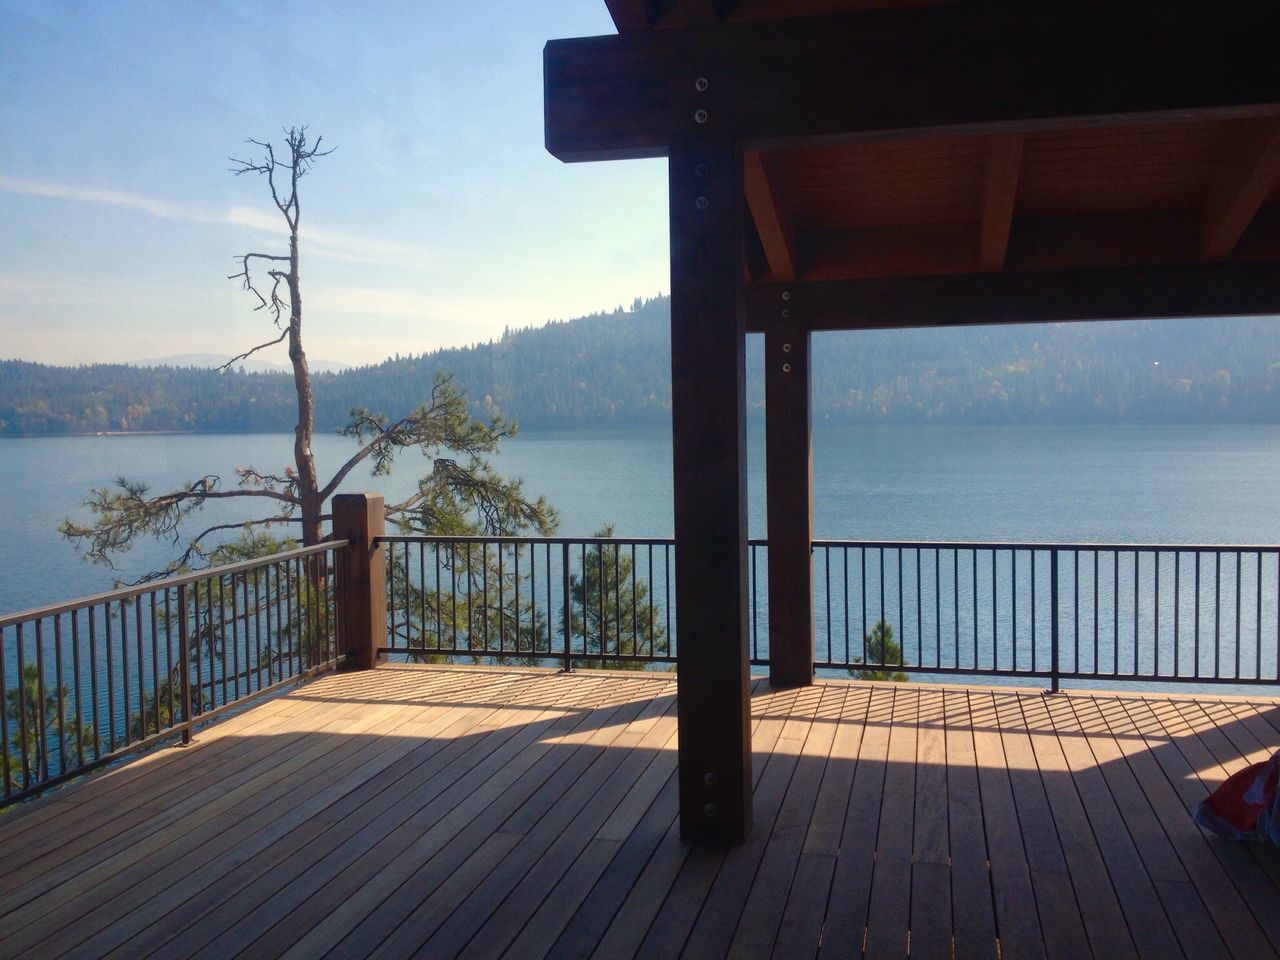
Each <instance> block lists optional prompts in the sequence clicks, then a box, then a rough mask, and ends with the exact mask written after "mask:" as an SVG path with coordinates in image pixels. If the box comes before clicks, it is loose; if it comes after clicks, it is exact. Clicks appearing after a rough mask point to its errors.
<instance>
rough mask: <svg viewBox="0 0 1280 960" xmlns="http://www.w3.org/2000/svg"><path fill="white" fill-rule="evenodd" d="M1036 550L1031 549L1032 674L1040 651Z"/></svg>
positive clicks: (1038, 660) (1035, 668)
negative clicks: (1037, 631)
mask: <svg viewBox="0 0 1280 960" xmlns="http://www.w3.org/2000/svg"><path fill="white" fill-rule="evenodd" d="M1036 552H1037V551H1036V549H1035V548H1034V547H1032V548H1031V672H1032V673H1035V672H1036V670H1037V669H1038V668H1039V662H1040V651H1039V649H1037V648H1038V647H1039V644H1038V643H1037V642H1036V627H1037V626H1039V624H1037V623H1036V592H1037V591H1036Z"/></svg>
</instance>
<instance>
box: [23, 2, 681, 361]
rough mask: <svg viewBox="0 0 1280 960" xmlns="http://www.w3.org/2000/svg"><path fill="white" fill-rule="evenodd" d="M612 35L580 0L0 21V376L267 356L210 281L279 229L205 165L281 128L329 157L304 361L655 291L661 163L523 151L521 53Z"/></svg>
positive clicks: (309, 271) (32, 15)
mask: <svg viewBox="0 0 1280 960" xmlns="http://www.w3.org/2000/svg"><path fill="white" fill-rule="evenodd" d="M611 32H613V25H612V22H611V21H610V19H609V16H608V13H607V12H606V9H605V5H604V2H603V0H537V2H525V0H517V2H512V0H418V2H409V0H405V2H394V3H393V2H370V3H366V4H360V5H356V4H351V3H346V2H342V3H339V2H336V0H330V2H323V0H322V2H316V0H307V2H301V0H299V2H275V0H256V2H244V3H241V2H231V0H207V2H195V0H190V2H174V0H166V2H160V0H156V2H143V0H113V2H111V3H101V2H91V0H78V2H59V0H40V2H33V3H20V2H15V0H0V224H3V227H2V228H0V358H12V357H19V358H23V359H31V360H40V361H45V362H53V363H80V362H89V361H93V360H127V359H134V358H141V357H156V356H162V355H169V354H178V353H192V352H216V353H231V352H233V351H238V350H239V349H242V348H245V347H247V346H249V345H251V344H253V343H255V342H258V341H260V340H264V339H267V338H268V336H269V335H270V333H271V327H270V321H269V319H268V318H267V317H266V316H265V315H264V314H261V313H257V314H255V313H254V312H253V311H252V309H251V307H252V304H251V302H250V301H249V299H248V295H247V294H245V293H244V292H242V291H241V290H240V289H239V288H238V287H237V285H236V283H234V282H233V281H230V280H227V279H225V277H226V275H227V274H229V273H232V272H234V270H235V263H234V261H233V259H232V258H233V256H234V255H235V254H236V253H237V252H239V251H244V250H248V249H263V248H264V247H267V246H269V245H270V244H272V243H276V244H279V243H280V242H281V238H280V236H279V234H278V230H279V228H280V225H279V221H278V219H276V218H273V217H272V216H271V214H272V212H273V211H272V208H271V207H270V204H269V200H268V199H267V196H266V194H265V183H263V182H261V181H259V180H258V179H256V178H250V177H238V178H237V177H234V176H232V174H231V173H230V172H229V170H230V164H229V163H228V160H227V158H228V157H229V156H242V155H243V152H244V150H245V147H244V145H243V140H244V138H245V137H250V136H252V137H255V138H258V139H265V138H269V137H272V138H277V139H278V138H279V136H280V128H281V127H282V126H287V125H290V124H295V123H306V124H308V125H309V126H310V129H311V132H312V133H313V134H323V136H324V140H325V144H327V145H332V146H334V147H336V148H337V152H336V153H334V154H333V155H332V156H331V157H328V158H325V159H324V160H323V161H321V162H320V163H319V164H318V165H317V166H316V168H315V171H314V174H313V176H311V177H310V178H308V179H307V180H306V181H304V184H303V187H304V191H303V194H302V203H303V232H302V239H303V263H302V272H303V283H304V288H303V295H304V307H305V317H306V323H307V333H306V336H307V347H308V352H309V353H310V354H311V356H312V357H315V358H320V359H331V360H340V361H348V362H367V361H376V360H379V359H381V358H383V357H385V356H387V355H389V354H392V353H395V352H400V353H416V352H420V351H424V350H429V349H432V348H434V347H438V346H443V345H452V344H461V343H470V342H474V341H477V340H487V339H489V338H490V337H493V336H496V335H498V334H499V333H501V331H502V328H503V327H504V326H507V325H511V326H526V325H529V324H536V323H541V322H543V321H545V320H548V319H553V318H567V317H572V316H577V315H580V314H583V313H588V312H591V311H594V310H600V309H612V308H613V307H614V306H616V305H617V304H619V303H624V304H629V303H630V302H631V300H632V299H633V298H634V297H636V296H652V295H653V294H655V293H658V292H659V291H663V290H666V289H667V286H668V273H667V232H666V231H667V213H666V179H665V177H666V172H665V171H666V168H665V164H664V163H663V162H661V161H631V162H625V163H608V164H574V165H565V164H561V163H560V162H559V161H557V160H555V159H554V158H553V157H551V156H550V155H549V154H548V153H546V151H545V150H544V149H543V146H542V142H543V131H542V47H543V45H544V43H545V42H546V41H547V40H548V39H552V38H556V37H571V36H587V35H592V34H601V33H611ZM277 218H278V214H277ZM269 359H274V360H277V361H283V360H284V356H283V352H282V351H280V352H278V353H277V354H276V355H274V356H272V357H270V358H269Z"/></svg>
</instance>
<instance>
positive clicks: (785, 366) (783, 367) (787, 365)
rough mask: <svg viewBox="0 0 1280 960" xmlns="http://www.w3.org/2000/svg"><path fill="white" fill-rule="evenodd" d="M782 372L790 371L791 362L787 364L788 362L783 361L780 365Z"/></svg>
mask: <svg viewBox="0 0 1280 960" xmlns="http://www.w3.org/2000/svg"><path fill="white" fill-rule="evenodd" d="M782 372H783V373H790V372H791V364H789V363H784V364H783V365H782Z"/></svg>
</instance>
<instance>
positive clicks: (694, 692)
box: [668, 132, 751, 843]
mask: <svg viewBox="0 0 1280 960" xmlns="http://www.w3.org/2000/svg"><path fill="white" fill-rule="evenodd" d="M668 157H669V172H670V202H671V401H672V460H673V466H674V469H675V501H674V504H675V540H676V547H675V552H676V557H675V564H676V575H675V580H676V633H677V641H678V647H677V670H678V676H679V681H678V704H679V711H680V771H679V780H680V835H681V837H682V838H683V839H684V840H686V841H717V842H728V843H739V842H741V841H742V840H744V839H745V838H746V835H747V833H748V831H749V830H750V829H751V687H750V677H749V673H748V668H749V655H748V619H747V618H748V613H747V481H746V449H747V444H746V416H745V410H746V404H745V388H744V384H745V379H746V365H745V344H746V317H745V309H744V306H743V302H742V293H743V290H742V284H743V264H742V226H743V200H742V196H743V193H742V153H741V150H740V149H739V148H738V145H737V144H736V142H735V140H734V138H733V136H732V135H731V134H727V133H719V132H714V133H713V132H705V133H704V132H697V133H691V134H689V135H688V136H687V137H683V138H678V139H676V140H673V142H672V143H671V145H670V150H669V154H668Z"/></svg>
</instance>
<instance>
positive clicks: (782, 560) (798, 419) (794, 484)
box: [764, 294, 813, 687]
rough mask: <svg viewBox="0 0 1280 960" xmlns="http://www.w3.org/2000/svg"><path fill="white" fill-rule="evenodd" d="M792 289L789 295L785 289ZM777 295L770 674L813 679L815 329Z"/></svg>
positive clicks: (772, 348)
mask: <svg viewBox="0 0 1280 960" xmlns="http://www.w3.org/2000/svg"><path fill="white" fill-rule="evenodd" d="M785 295H786V294H783V296H785ZM793 313H794V308H793V307H792V305H791V300H790V298H789V297H788V298H787V299H785V300H784V299H782V298H781V297H780V298H779V300H778V304H777V315H776V317H777V318H776V320H775V322H773V323H771V324H770V326H769V327H768V328H766V330H765V335H764V358H765V359H764V362H765V374H764V387H765V393H764V404H765V406H764V410H765V448H766V449H765V475H766V478H767V481H768V493H769V502H768V506H767V513H768V522H769V681H770V682H771V683H772V684H773V685H774V686H775V687H796V686H807V685H808V684H811V683H813V563H812V559H811V557H812V549H813V444H812V439H811V426H810V414H809V331H808V330H806V329H805V328H804V327H803V325H802V324H799V323H797V322H796V321H795V319H794V317H793V316H792V315H793Z"/></svg>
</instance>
